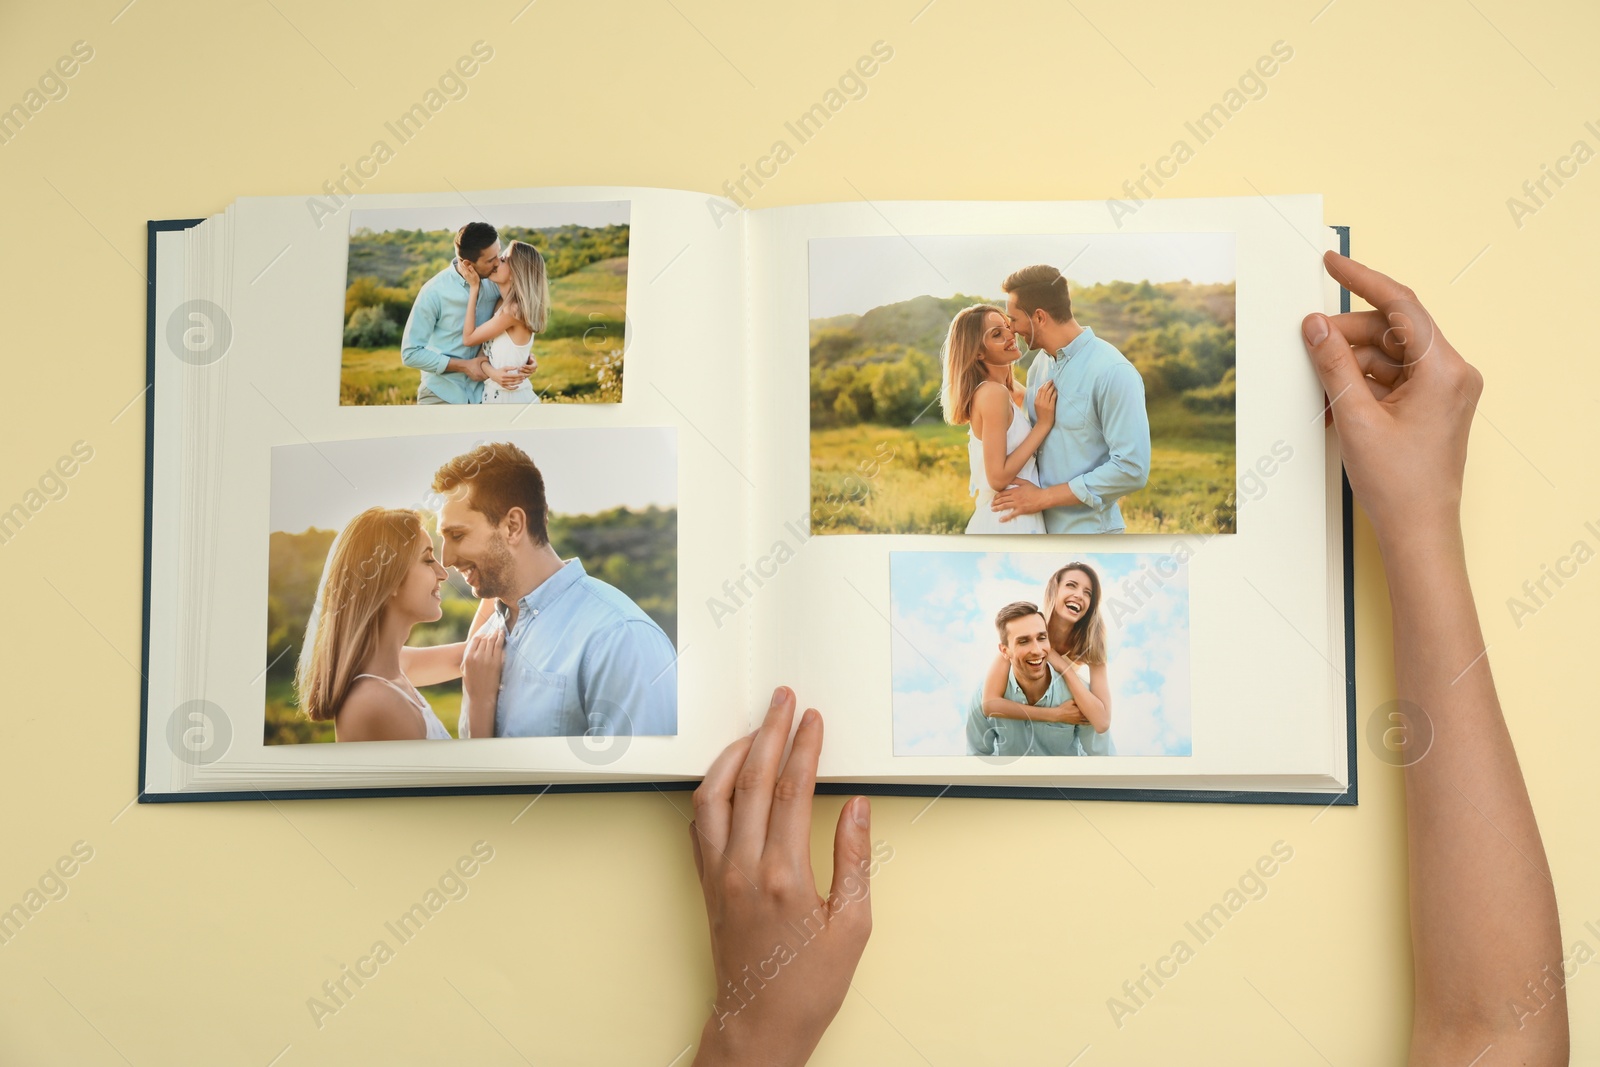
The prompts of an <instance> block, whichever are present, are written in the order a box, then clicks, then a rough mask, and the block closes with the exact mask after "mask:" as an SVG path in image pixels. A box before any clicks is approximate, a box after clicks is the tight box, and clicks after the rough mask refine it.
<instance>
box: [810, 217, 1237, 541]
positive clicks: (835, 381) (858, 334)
mask: <svg viewBox="0 0 1600 1067" xmlns="http://www.w3.org/2000/svg"><path fill="white" fill-rule="evenodd" d="M1035 264H1044V265H1048V266H1049V267H1051V268H1054V269H1055V270H1056V271H1058V272H1059V273H1060V274H1061V275H1062V276H1064V277H1065V279H1066V286H1067V289H1068V295H1069V297H1070V304H1071V311H1070V316H1071V319H1072V320H1073V321H1075V322H1076V324H1077V325H1078V326H1080V327H1083V328H1085V329H1087V330H1091V331H1093V338H1092V339H1091V340H1092V341H1093V342H1094V347H1093V349H1092V350H1091V351H1089V352H1084V351H1083V350H1084V349H1085V347H1086V345H1088V344H1089V342H1088V341H1080V342H1075V345H1076V347H1075V348H1073V349H1071V350H1070V356H1069V359H1068V363H1069V364H1070V362H1071V361H1072V360H1076V359H1077V357H1078V355H1079V354H1086V355H1089V356H1090V361H1091V362H1094V361H1098V362H1096V366H1097V367H1098V368H1099V371H1098V373H1097V375H1096V376H1095V377H1094V378H1093V379H1090V378H1086V377H1084V376H1082V375H1078V376H1076V377H1074V376H1073V375H1074V374H1076V371H1073V372H1071V373H1069V372H1067V371H1062V372H1061V374H1062V376H1061V377H1059V379H1058V380H1060V381H1061V382H1062V383H1063V384H1064V385H1071V387H1072V389H1073V392H1071V393H1070V394H1069V393H1068V392H1067V391H1066V390H1065V389H1063V390H1062V392H1061V395H1060V396H1059V398H1058V401H1057V407H1056V416H1055V419H1054V425H1053V428H1052V430H1051V434H1050V438H1049V439H1047V440H1045V441H1044V442H1042V443H1040V444H1037V445H1035V446H1034V447H1035V448H1036V449H1037V453H1036V454H1037V457H1038V460H1037V464H1036V466H1037V471H1035V469H1034V467H1035V464H1033V463H1032V462H1030V463H1029V464H1028V465H1027V466H1026V467H1025V468H1024V470H1023V472H1022V473H1021V474H1019V475H1017V476H1016V477H1020V478H1023V479H1028V480H1031V478H1030V476H1031V477H1039V478H1042V479H1044V480H1045V481H1047V482H1050V481H1052V480H1053V483H1054V484H1063V483H1066V484H1070V483H1071V480H1072V479H1075V478H1078V477H1080V476H1084V477H1087V478H1088V480H1089V485H1090V491H1091V492H1095V493H1097V494H1098V493H1099V492H1101V487H1103V490H1104V497H1105V499H1103V500H1100V501H1098V504H1099V505H1100V506H1099V509H1097V514H1096V516H1094V518H1095V520H1096V525H1095V528H1092V529H1090V528H1085V527H1086V524H1085V523H1084V522H1075V521H1074V522H1069V521H1067V520H1066V519H1065V518H1062V519H1061V521H1059V522H1051V521H1050V518H1051V514H1050V513H1045V518H1046V522H1045V523H1044V524H1042V525H1044V526H1048V527H1049V529H1048V531H1043V530H1040V531H1034V530H1028V529H1025V528H1022V525H1020V524H1019V525H1013V524H1011V523H1008V524H1006V528H1005V529H1004V530H1003V531H994V530H992V529H981V530H980V529H978V528H977V527H979V526H981V525H983V524H982V523H972V527H973V528H972V529H969V522H971V520H972V519H973V516H974V511H975V509H976V508H978V507H979V506H981V507H982V508H983V509H984V511H985V512H986V513H987V512H989V511H991V510H992V509H991V508H990V502H991V499H992V496H993V494H992V492H990V488H989V486H988V485H987V484H981V485H980V483H981V482H983V475H984V469H983V465H982V459H981V456H982V451H981V449H982V447H983V446H982V443H981V442H979V443H978V457H979V458H977V459H975V458H974V456H973V455H972V453H971V452H970V451H969V441H970V440H971V438H970V436H969V423H968V422H966V421H961V422H960V423H959V424H955V423H952V422H951V421H948V420H947V415H946V413H945V411H944V409H943V406H942V405H941V399H940V391H941V384H942V382H943V381H944V380H945V378H946V376H947V375H948V373H949V369H948V364H949V360H948V358H947V354H946V351H945V348H946V341H947V337H949V336H950V334H951V326H952V322H953V321H954V320H955V319H956V317H957V315H958V313H959V312H960V311H961V310H962V309H963V308H967V307H969V306H971V305H973V304H990V305H993V306H994V307H996V308H999V309H1002V310H1004V309H1006V306H1007V294H1006V293H1005V292H1004V291H1003V290H1002V285H1003V283H1004V282H1005V281H1006V279H1007V278H1008V277H1009V276H1010V275H1011V274H1012V273H1013V272H1016V271H1019V270H1021V269H1022V268H1025V267H1029V266H1032V265H1035ZM1235 279H1236V268H1235V255H1234V236H1233V234H1231V233H1187V234H1092V235H1081V236H1071V235H1063V236H1029V235H1022V236H934V237H927V236H911V237H896V236H891V237H831V238H815V239H813V240H812V241H811V243H810V264H809V280H810V282H809V283H810V310H809V315H810V353H811V364H810V368H811V373H810V405H811V414H810V426H811V507H812V511H811V523H812V531H813V532H814V533H979V532H984V533H989V532H1007V533H1026V532H1052V533H1057V532H1071V533H1077V532H1115V531H1117V530H1119V529H1124V530H1125V531H1126V532H1127V533H1168V534H1170V533H1233V532H1234V531H1235V528H1236V525H1235V498H1234V493H1235V466H1236V464H1235V450H1236V449H1235V367H1234V363H1235V344H1234V326H1235ZM1067 333H1068V334H1069V335H1071V334H1072V331H1071V328H1070V327H1068V329H1067ZM1018 342H1019V343H1018V345H1017V347H1016V349H1015V350H1014V351H1012V352H1011V353H1010V354H1009V356H1008V358H1010V359H1014V360H1015V364H1014V368H1013V376H1014V378H1015V379H1016V380H1017V381H1018V382H1026V381H1028V374H1029V368H1030V366H1031V365H1032V363H1033V361H1034V359H1035V358H1048V357H1047V356H1046V355H1045V353H1043V352H1038V351H1033V352H1029V351H1026V350H1025V347H1026V346H1027V345H1028V342H1027V340H1026V338H1018ZM1031 347H1033V348H1034V349H1038V348H1039V347H1040V346H1039V345H1032V346H1031ZM1019 353H1020V356H1019ZM1118 353H1120V358H1125V359H1126V361H1127V362H1128V363H1131V364H1132V370H1130V369H1129V368H1127V367H1126V366H1124V365H1123V364H1121V362H1120V360H1119V357H1118V355H1117V354H1118ZM964 358H966V363H965V364H964V365H965V366H968V367H970V366H971V365H972V357H970V356H967V357H964ZM980 358H981V357H980ZM1079 362H1080V365H1082V363H1083V362H1084V361H1079ZM982 365H983V364H980V366H982ZM1135 370H1136V371H1137V376H1138V382H1134V383H1132V384H1131V385H1130V384H1129V382H1128V381H1127V379H1126V378H1124V377H1123V376H1122V375H1123V374H1132V373H1133V371H1135ZM991 373H993V374H1003V373H1004V372H1003V370H996V371H992V372H991ZM1141 384H1142V391H1143V403H1142V404H1140V403H1139V398H1138V396H1137V393H1138V392H1139V387H1140V385H1141ZM1108 386H1109V387H1114V389H1115V390H1120V396H1117V395H1108V393H1107V388H1108ZM1022 409H1023V414H1024V416H1025V418H1026V422H1025V423H1019V426H1020V427H1021V429H1019V431H1018V435H1017V439H1018V440H1020V439H1021V436H1022V433H1021V430H1026V429H1031V427H1032V423H1033V421H1034V420H1033V414H1034V411H1033V405H1032V402H1031V393H1030V398H1029V400H1028V402H1027V403H1024V404H1023V405H1022ZM1068 435H1070V437H1071V440H1069V441H1066V442H1065V447H1063V442H1062V440H1061V439H1062V438H1064V437H1065V436H1068ZM1007 443H1008V445H1011V446H1012V447H1014V446H1015V442H1007ZM885 457H889V458H887V459H886V458H885ZM1067 457H1071V458H1067ZM1097 468H1098V469H1099V473H1098V474H1091V473H1088V472H1089V471H1091V470H1095V469H1097ZM1074 488H1075V489H1076V488H1077V487H1076V486H1075V487H1074ZM975 492H976V493H978V495H977V497H975V495H974V494H975ZM1084 506H1088V507H1092V506H1093V505H1092V504H1086V505H1084ZM1113 508H1116V509H1118V510H1119V511H1120V515H1119V514H1117V513H1116V512H1114V511H1112V509H1113ZM1080 510H1081V508H1080ZM1062 514H1063V515H1065V512H1063V513H1062Z"/></svg>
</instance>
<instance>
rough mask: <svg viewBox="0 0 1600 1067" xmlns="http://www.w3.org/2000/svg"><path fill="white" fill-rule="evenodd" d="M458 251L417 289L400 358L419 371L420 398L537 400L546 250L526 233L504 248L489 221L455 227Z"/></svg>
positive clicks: (546, 300)
mask: <svg viewBox="0 0 1600 1067" xmlns="http://www.w3.org/2000/svg"><path fill="white" fill-rule="evenodd" d="M455 252H456V254H455V257H454V258H453V259H451V260H450V265H449V266H448V267H446V268H445V269H444V270H442V271H440V272H439V273H438V274H435V275H434V276H433V277H432V278H430V279H428V281H427V282H426V283H425V284H424V285H423V286H422V288H421V290H419V291H418V293H417V299H416V301H415V302H414V303H413V304H412V305H411V313H410V314H409V315H407V316H406V329H405V334H404V335H403V336H402V338H401V341H400V362H401V363H403V364H405V365H406V366H407V367H412V368H415V369H416V370H419V371H421V372H422V381H421V383H420V384H419V385H418V386H417V403H418V404H537V403H538V402H539V397H538V394H536V393H535V392H534V391H533V386H532V384H530V383H529V381H528V376H529V375H530V374H532V373H533V372H534V371H535V370H537V369H538V368H539V362H538V360H536V359H534V358H533V338H534V335H535V334H537V333H538V332H539V331H540V330H543V329H544V328H545V324H546V322H547V321H548V320H549V317H550V282H549V279H548V278H547V277H546V276H545V266H544V257H543V256H541V255H540V254H539V250H538V249H537V248H535V247H533V246H532V245H530V244H528V243H527V242H526V241H512V242H510V243H509V244H507V245H506V246H505V248H504V250H502V249H501V247H500V233H499V231H497V230H496V229H495V228H494V227H493V226H491V225H489V224H488V223H487V222H469V223H467V224H466V225H465V226H463V227H461V229H459V230H457V231H456V238H455Z"/></svg>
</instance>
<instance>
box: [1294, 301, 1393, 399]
mask: <svg viewBox="0 0 1600 1067" xmlns="http://www.w3.org/2000/svg"><path fill="white" fill-rule="evenodd" d="M1300 331H1301V334H1302V335H1303V337H1304V339H1305V345H1306V354H1307V355H1309V356H1310V357H1311V366H1312V368H1313V369H1314V370H1315V371H1316V372H1317V377H1318V378H1319V379H1321V380H1322V391H1323V392H1325V393H1327V394H1328V406H1329V408H1330V409H1331V408H1333V407H1334V406H1335V405H1337V404H1339V403H1341V402H1343V403H1346V404H1355V405H1362V404H1371V403H1374V402H1375V401H1374V400H1373V399H1372V393H1371V391H1370V390H1368V389H1367V388H1366V387H1365V385H1364V381H1365V379H1366V375H1364V374H1362V373H1361V365H1360V364H1359V363H1357V362H1356V354H1355V353H1354V352H1352V351H1351V350H1350V342H1349V341H1346V340H1345V337H1344V334H1342V333H1340V332H1339V327H1338V326H1335V325H1334V323H1333V320H1331V319H1329V318H1328V316H1326V315H1307V316H1306V317H1305V319H1304V320H1303V321H1302V322H1301V323H1300Z"/></svg>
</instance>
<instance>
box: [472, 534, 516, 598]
mask: <svg viewBox="0 0 1600 1067" xmlns="http://www.w3.org/2000/svg"><path fill="white" fill-rule="evenodd" d="M484 555H485V558H483V559H479V560H476V561H475V562H474V566H475V567H476V569H477V571H478V583H479V584H478V589H477V593H478V599H479V600H496V599H500V598H501V597H504V596H505V594H506V592H507V591H508V589H509V587H510V585H511V577H512V572H513V571H514V570H515V569H516V564H515V561H514V560H513V559H512V558H511V549H510V548H509V547H507V545H506V542H505V538H504V537H502V536H500V535H499V534H498V533H497V534H495V536H494V539H493V540H491V541H490V542H489V546H488V548H487V549H486V550H485V553H484Z"/></svg>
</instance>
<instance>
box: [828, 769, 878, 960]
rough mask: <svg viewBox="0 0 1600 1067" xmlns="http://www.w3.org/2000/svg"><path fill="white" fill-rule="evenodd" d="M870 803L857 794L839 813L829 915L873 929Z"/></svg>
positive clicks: (835, 834)
mask: <svg viewBox="0 0 1600 1067" xmlns="http://www.w3.org/2000/svg"><path fill="white" fill-rule="evenodd" d="M871 889H872V806H871V805H870V804H868V803H867V798H866V797H856V798H855V799H853V800H851V801H850V803H848V804H846V805H845V806H844V809H843V810H842V811H840V812H839V826H838V829H837V830H835V831H834V835H833V885H832V886H831V887H829V890H828V914H829V915H830V916H832V917H833V918H834V919H835V921H843V922H845V923H848V924H851V925H854V924H865V925H864V927H861V928H864V929H867V930H870V929H871V928H872V893H871Z"/></svg>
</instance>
